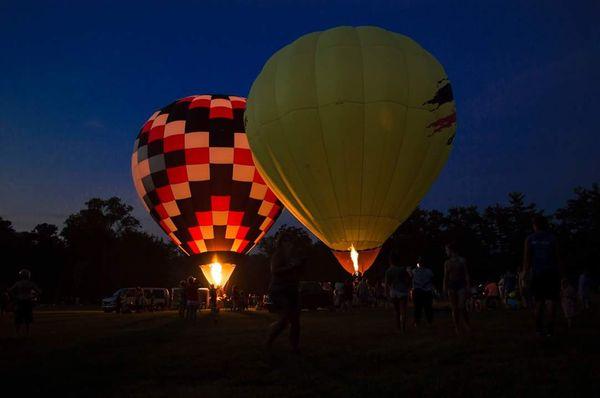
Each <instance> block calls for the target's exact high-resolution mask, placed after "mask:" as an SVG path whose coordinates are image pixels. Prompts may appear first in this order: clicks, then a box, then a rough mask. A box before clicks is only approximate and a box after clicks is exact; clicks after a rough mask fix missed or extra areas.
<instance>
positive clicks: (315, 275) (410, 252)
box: [0, 184, 600, 303]
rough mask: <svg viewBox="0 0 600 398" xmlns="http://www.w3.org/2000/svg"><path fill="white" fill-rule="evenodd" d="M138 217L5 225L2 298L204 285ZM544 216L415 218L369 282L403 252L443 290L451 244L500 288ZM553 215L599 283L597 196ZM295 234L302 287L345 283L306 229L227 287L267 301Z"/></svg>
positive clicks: (106, 206) (571, 262) (105, 213)
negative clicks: (274, 259)
mask: <svg viewBox="0 0 600 398" xmlns="http://www.w3.org/2000/svg"><path fill="white" fill-rule="evenodd" d="M132 210H133V208H132V207H131V206H130V205H128V204H126V203H124V202H123V201H122V200H121V199H120V198H117V197H113V198H109V199H99V198H93V199H90V200H89V201H87V202H86V203H85V206H84V208H83V209H81V210H80V211H78V212H77V213H74V214H71V215H70V216H68V217H67V219H66V220H65V222H64V225H63V226H62V229H59V227H57V226H56V225H52V224H46V223H43V224H39V225H37V226H35V227H34V228H33V229H32V230H31V231H27V232H17V231H15V229H14V228H13V226H12V223H11V222H10V221H9V220H6V219H3V218H1V217H0V249H1V251H2V266H1V267H0V289H3V288H6V287H7V286H10V285H11V284H12V283H13V282H14V280H15V277H16V274H17V272H18V270H20V269H22V268H28V269H30V270H31V271H32V274H33V279H34V280H35V281H36V282H37V283H38V284H39V285H40V287H41V289H42V290H43V294H42V298H41V301H42V302H46V303H61V302H65V303H68V302H73V301H74V300H75V298H79V300H80V302H82V303H86V302H87V303H97V302H98V300H99V299H100V298H102V297H104V296H107V295H109V294H111V293H112V292H114V291H115V290H116V289H118V288H120V287H131V286H156V287H172V286H176V285H177V284H178V283H179V281H180V280H182V279H185V278H186V277H188V276H190V275H193V276H196V277H198V278H199V279H200V280H202V281H203V280H204V279H203V277H202V276H201V272H200V270H199V268H198V265H199V264H196V263H195V259H194V257H187V256H185V255H182V254H181V253H180V252H179V250H178V249H177V248H176V247H175V246H174V245H172V244H171V243H170V242H166V241H163V240H162V239H159V238H157V237H155V236H153V235H150V234H148V233H146V232H144V231H143V230H142V229H141V225H140V222H139V221H138V220H137V219H136V218H135V217H133V216H132ZM535 214H544V211H543V210H542V209H540V208H538V206H536V205H535V204H534V203H531V202H528V201H527V200H526V197H525V195H524V194H522V193H518V192H513V193H510V194H509V195H508V200H507V202H506V203H497V204H495V205H492V206H488V207H486V208H485V209H482V210H480V209H478V208H477V207H476V206H460V207H452V208H450V209H448V210H447V211H445V212H441V211H438V210H426V209H421V208H417V209H416V210H415V211H414V212H413V213H412V215H411V216H410V217H409V218H408V219H407V220H406V221H405V222H404V223H403V224H402V225H400V227H399V228H398V229H397V230H396V231H395V232H394V233H393V234H392V236H391V237H390V238H389V239H388V240H387V241H386V242H385V244H384V245H383V247H382V250H381V253H380V255H379V257H378V258H377V260H376V262H375V263H374V265H373V267H372V268H371V269H370V270H369V271H367V272H366V275H365V276H366V277H367V278H369V279H370V280H380V279H382V278H383V274H384V272H385V269H386V268H387V257H388V253H389V251H390V250H391V249H392V248H398V249H399V252H400V253H401V254H402V257H403V261H404V262H405V263H406V264H407V265H411V266H412V265H414V264H416V263H417V262H418V261H420V262H426V263H427V264H428V265H429V266H430V267H431V268H432V269H433V271H434V273H435V275H436V277H437V280H438V282H439V280H441V276H442V267H443V262H444V259H445V254H444V244H445V243H447V242H449V241H453V242H455V243H456V244H457V246H458V247H459V251H460V252H461V254H462V255H463V256H464V257H465V258H466V259H467V261H468V264H469V268H470V271H471V274H472V278H473V279H474V280H476V281H481V282H484V281H486V280H497V279H498V278H499V277H500V276H501V275H502V274H503V273H504V272H506V271H507V270H508V269H511V270H513V271H516V270H517V269H518V268H519V267H520V265H521V262H522V255H523V244H524V240H525V237H526V236H527V235H528V234H530V233H531V217H532V216H533V215H535ZM544 215H546V216H547V217H548V218H549V220H550V222H551V225H552V229H553V230H554V232H555V233H556V234H557V236H558V237H559V241H560V248H561V255H562V258H563V261H564V263H565V265H566V267H567V270H568V272H569V274H570V275H571V276H573V277H574V276H576V275H577V274H578V273H579V272H581V271H582V270H583V269H585V268H587V269H589V270H590V271H591V273H592V275H595V276H596V277H597V276H598V263H599V262H600V188H599V186H598V185H597V184H594V185H592V186H591V187H590V188H576V189H575V190H574V192H573V196H572V198H571V199H569V200H568V201H567V203H566V204H565V205H564V206H563V207H561V208H559V209H557V210H556V211H555V212H554V213H552V214H544ZM284 230H285V231H287V232H288V233H290V234H291V235H292V236H293V237H294V240H295V245H296V247H298V248H299V249H300V250H301V252H302V253H305V254H306V256H307V258H308V266H307V267H306V270H305V275H304V279H306V280H319V281H338V280H342V279H344V278H347V277H348V275H347V274H346V273H345V272H344V271H343V270H342V268H341V267H340V266H339V265H338V264H337V262H336V260H335V258H334V257H333V255H332V254H331V253H330V251H329V249H328V248H327V247H326V246H325V245H323V244H322V243H321V242H319V241H316V240H314V239H312V238H311V236H310V235H309V234H308V233H307V232H306V231H305V230H304V229H302V228H298V227H294V226H287V225H284V226H282V227H281V228H280V229H279V230H278V231H277V232H276V233H275V234H272V235H270V236H267V237H265V238H264V239H263V240H262V241H261V242H260V244H259V246H258V247H257V248H256V249H255V250H254V251H253V253H252V254H251V255H248V256H246V258H245V259H244V262H243V263H242V264H238V265H237V269H236V271H235V272H234V274H233V276H232V278H231V280H230V282H229V286H233V285H237V286H239V287H240V288H241V289H243V290H245V291H247V292H257V293H262V292H265V291H266V289H267V286H268V282H269V258H270V255H271V254H272V253H273V251H274V250H275V241H276V238H277V234H279V233H281V232H282V231H284Z"/></svg>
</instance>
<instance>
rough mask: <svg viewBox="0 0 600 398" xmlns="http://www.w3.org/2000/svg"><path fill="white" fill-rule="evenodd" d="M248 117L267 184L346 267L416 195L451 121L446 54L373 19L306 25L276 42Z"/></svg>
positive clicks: (439, 158) (431, 175)
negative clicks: (312, 28)
mask: <svg viewBox="0 0 600 398" xmlns="http://www.w3.org/2000/svg"><path fill="white" fill-rule="evenodd" d="M245 120H246V131H247V135H248V140H249V142H250V147H251V148H252V151H253V155H254V160H255V162H256V165H257V167H258V169H259V171H260V172H261V174H262V175H263V176H264V178H265V180H266V181H267V183H268V185H269V187H271V188H272V189H273V191H274V192H275V193H276V195H277V196H278V198H279V199H280V200H281V201H282V202H283V203H284V204H285V206H286V207H287V209H288V210H289V211H290V212H291V213H292V214H293V215H294V216H295V217H296V218H297V219H298V220H299V221H300V222H302V223H303V224H304V225H305V226H306V227H307V228H308V229H309V230H310V231H312V232H313V233H314V234H315V235H316V236H317V237H318V238H319V239H321V240H322V241H323V242H324V243H325V244H327V245H328V246H329V247H330V248H331V249H333V250H334V254H336V257H337V258H338V260H340V262H341V263H342V265H344V266H345V268H347V269H348V270H349V271H350V272H352V270H356V269H360V270H361V271H364V270H366V269H367V268H368V267H369V266H370V265H371V263H372V262H373V260H374V259H375V257H376V253H377V252H378V248H379V247H381V245H382V244H383V242H384V241H385V240H386V239H387V238H388V237H389V236H390V234H392V232H394V230H395V229H396V228H397V227H398V226H399V225H400V224H401V223H402V222H403V221H404V220H405V219H406V218H407V217H408V216H409V215H410V214H411V212H412V211H413V210H414V209H415V207H416V206H417V205H418V203H419V201H420V200H421V198H422V197H423V195H424V194H425V193H426V192H427V190H428V189H429V187H430V186H431V184H432V183H433V181H434V180H435V179H436V177H437V175H438V174H439V172H440V171H441V169H442V167H443V166H444V163H445V162H446V160H447V158H448V155H449V154H450V151H451V149H452V142H453V139H454V134H455V130H456V112H455V105H454V100H453V95H452V88H451V86H450V82H449V81H448V78H447V76H446V73H445V71H444V69H443V67H442V66H441V65H440V63H439V62H438V61H437V60H436V59H435V58H434V57H433V56H432V55H431V54H429V53H428V52H427V51H425V50H424V49H423V48H422V47H421V46H420V45H419V44H417V43H416V42H414V41H413V40H411V39H410V38H408V37H406V36H403V35H400V34H397V33H393V32H389V31H387V30H384V29H381V28H377V27H369V26H366V27H357V28H354V27H338V28H334V29H330V30H327V31H324V32H315V33H310V34H307V35H305V36H302V37H301V38H299V39H298V40H296V41H294V42H293V43H291V44H289V45H288V46H286V47H284V48H282V49H281V50H279V51H278V52H276V53H275V54H274V55H273V56H272V57H271V58H270V59H269V60H268V61H267V63H266V64H265V66H264V67H263V69H262V71H261V73H260V74H259V75H258V77H257V78H256V80H255V81H254V83H253V85H252V88H251V90H250V95H249V97H248V104H247V110H246V114H245ZM352 248H355V249H356V250H357V251H358V252H359V254H360V253H361V251H363V253H364V254H365V256H363V257H364V262H363V263H362V264H361V257H360V256H359V258H358V264H354V265H353V263H352V261H351V257H350V250H351V249H352ZM367 253H368V255H367ZM373 254H375V255H373ZM365 261H366V262H367V263H365Z"/></svg>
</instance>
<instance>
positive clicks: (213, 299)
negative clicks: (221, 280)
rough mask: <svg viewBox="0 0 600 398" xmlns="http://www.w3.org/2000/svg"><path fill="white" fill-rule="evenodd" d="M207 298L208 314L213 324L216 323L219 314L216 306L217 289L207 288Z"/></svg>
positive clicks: (213, 286) (211, 286) (213, 287)
mask: <svg viewBox="0 0 600 398" xmlns="http://www.w3.org/2000/svg"><path fill="white" fill-rule="evenodd" d="M208 296H209V300H210V313H211V314H212V316H213V319H214V321H215V323H217V315H218V314H219V307H218V306H217V288H216V287H215V285H212V284H211V285H210V286H209V287H208Z"/></svg>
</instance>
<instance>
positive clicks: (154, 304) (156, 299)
mask: <svg viewBox="0 0 600 398" xmlns="http://www.w3.org/2000/svg"><path fill="white" fill-rule="evenodd" d="M142 290H143V291H144V304H143V307H144V309H145V310H163V309H166V308H169V307H170V305H171V294H170V293H169V289H165V288H162V287H144V288H142ZM136 298H137V288H135V287H126V288H122V289H119V290H117V291H116V292H115V293H113V295H112V296H110V297H107V298H105V299H103V300H102V310H104V312H113V311H115V312H131V311H133V310H135V309H136V308H137V303H136Z"/></svg>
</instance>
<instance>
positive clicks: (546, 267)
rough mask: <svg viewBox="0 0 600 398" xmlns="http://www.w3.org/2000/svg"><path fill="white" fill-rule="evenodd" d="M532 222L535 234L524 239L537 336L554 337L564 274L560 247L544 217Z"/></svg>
mask: <svg viewBox="0 0 600 398" xmlns="http://www.w3.org/2000/svg"><path fill="white" fill-rule="evenodd" d="M532 221H533V231H534V232H533V234H531V235H529V236H528V237H527V239H525V248H524V252H523V269H524V271H525V273H526V274H527V275H530V276H531V293H532V295H533V299H534V302H535V306H534V314H535V327H536V333H537V334H538V335H540V336H541V335H546V336H551V335H553V334H554V320H555V318H556V311H557V305H558V300H559V299H560V280H561V274H562V270H561V269H560V264H559V257H558V244H557V241H556V237H555V236H554V234H552V233H551V232H549V231H548V220H547V219H546V218H545V217H543V216H540V215H537V216H535V217H533V220H532ZM546 313H547V314H546ZM545 315H548V320H547V322H544V318H545Z"/></svg>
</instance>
